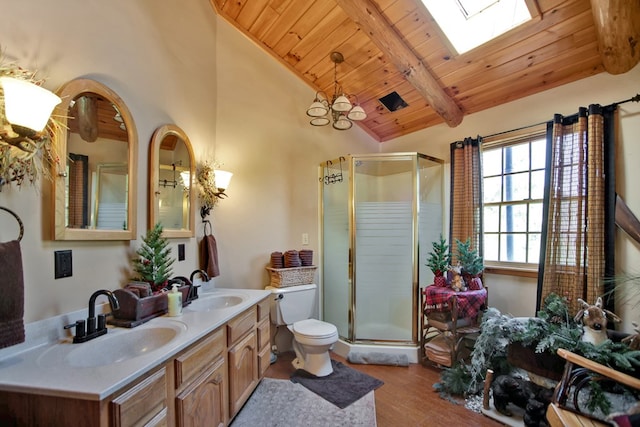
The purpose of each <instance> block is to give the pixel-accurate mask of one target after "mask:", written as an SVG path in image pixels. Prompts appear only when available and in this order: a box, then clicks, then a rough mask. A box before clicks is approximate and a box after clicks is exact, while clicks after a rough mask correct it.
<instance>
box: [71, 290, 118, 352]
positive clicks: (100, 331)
mask: <svg viewBox="0 0 640 427" xmlns="http://www.w3.org/2000/svg"><path fill="white" fill-rule="evenodd" d="M98 295H105V296H106V297H107V298H108V299H109V305H110V306H111V311H115V310H118V309H119V308H120V304H119V303H118V299H117V298H116V297H115V295H113V293H112V292H111V291H107V290H105V289H100V290H98V291H95V292H94V293H93V294H91V297H90V298H89V317H88V318H87V321H86V331H85V321H84V320H78V321H76V323H72V324H71V325H66V326H65V327H64V328H65V329H69V328H73V327H74V326H75V327H76V335H75V336H74V337H73V342H74V344H78V343H82V342H87V341H89V340H92V339H94V338H96V337H99V336H100V335H104V334H106V333H107V315H106V314H98V319H97V325H96V298H97V297H98Z"/></svg>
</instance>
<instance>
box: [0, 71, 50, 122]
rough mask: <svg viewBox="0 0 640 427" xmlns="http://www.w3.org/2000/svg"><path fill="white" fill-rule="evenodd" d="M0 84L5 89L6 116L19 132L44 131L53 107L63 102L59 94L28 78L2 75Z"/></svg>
mask: <svg viewBox="0 0 640 427" xmlns="http://www.w3.org/2000/svg"><path fill="white" fill-rule="evenodd" d="M0 85H2V89H3V90H4V111H5V116H6V117H7V121H8V122H9V123H11V127H12V128H13V130H14V132H16V133H18V134H20V133H33V132H36V133H37V132H42V130H43V129H44V128H45V126H46V125H47V122H48V121H49V117H51V113H52V112H53V108H54V107H55V106H56V105H58V104H60V102H62V100H61V99H60V97H59V96H57V95H55V94H54V93H52V92H50V91H48V90H47V89H45V88H42V87H40V86H38V85H35V84H33V83H31V82H28V81H26V80H20V79H16V78H13V77H0ZM16 128H17V129H16ZM24 129H27V131H25V130H24ZM29 131H31V132H29Z"/></svg>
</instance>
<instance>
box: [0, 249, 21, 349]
mask: <svg viewBox="0 0 640 427" xmlns="http://www.w3.org/2000/svg"><path fill="white" fill-rule="evenodd" d="M0 277H2V280H0V294H2V298H0V348H4V347H9V346H12V345H16V344H20V343H21V342H24V340H25V337H24V319H23V317H24V278H23V275H22V254H21V252H20V242H18V241H17V240H12V241H10V242H6V243H0Z"/></svg>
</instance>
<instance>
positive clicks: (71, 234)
mask: <svg viewBox="0 0 640 427" xmlns="http://www.w3.org/2000/svg"><path fill="white" fill-rule="evenodd" d="M83 93H95V94H97V95H99V96H101V97H103V98H105V99H107V100H109V101H110V102H111V103H112V104H113V105H115V106H116V107H117V108H118V111H119V112H120V115H121V116H122V119H123V122H124V123H125V126H126V130H127V137H128V140H129V141H128V144H129V147H128V153H129V155H128V159H127V161H128V164H127V166H128V194H127V229H126V230H97V229H84V228H82V229H81V228H69V227H67V225H66V220H65V200H66V193H65V177H66V163H67V162H66V159H67V157H68V154H69V153H67V133H68V130H67V126H68V115H69V106H70V104H71V101H72V100H74V99H76V98H77V97H78V96H79V95H81V94H83ZM56 94H57V95H58V96H59V97H60V98H61V99H62V102H61V103H60V104H58V106H57V107H56V109H55V110H54V113H53V114H54V115H55V116H56V117H57V118H58V119H59V120H60V122H61V126H59V127H58V131H57V138H58V147H57V154H58V158H59V159H60V162H59V164H58V165H57V166H56V165H54V167H53V168H54V170H53V171H52V176H53V181H52V182H53V184H52V192H53V194H52V203H53V215H52V218H51V220H52V222H53V224H52V227H51V228H52V232H53V239H54V240H135V239H136V218H137V190H136V189H137V182H138V180H137V173H138V172H137V171H138V162H137V159H138V132H137V131H136V126H135V122H134V121H133V116H132V115H131V113H130V112H129V109H128V108H127V106H126V104H125V103H124V101H123V100H122V99H121V98H120V97H119V96H118V95H117V94H116V93H115V92H114V91H113V90H111V89H109V88H108V87H107V86H105V85H103V84H102V83H100V82H98V81H95V80H91V79H82V78H81V79H75V80H71V81H69V82H67V83H65V84H64V85H63V86H62V87H60V89H58V90H57V91H56ZM56 168H57V170H55V169H56Z"/></svg>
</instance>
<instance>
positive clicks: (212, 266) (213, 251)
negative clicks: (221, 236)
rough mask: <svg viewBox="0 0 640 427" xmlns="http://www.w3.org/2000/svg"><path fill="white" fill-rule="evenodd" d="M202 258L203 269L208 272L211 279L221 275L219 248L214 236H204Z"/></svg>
mask: <svg viewBox="0 0 640 427" xmlns="http://www.w3.org/2000/svg"><path fill="white" fill-rule="evenodd" d="M200 258H201V261H202V265H203V267H202V269H203V270H204V271H206V273H207V275H208V276H209V277H210V278H211V277H217V276H219V275H220V268H219V267H218V247H217V246H216V238H215V237H213V234H209V235H207V236H204V238H203V239H202V241H201V242H200Z"/></svg>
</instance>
